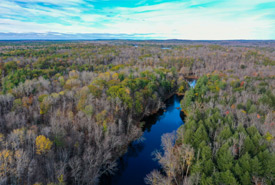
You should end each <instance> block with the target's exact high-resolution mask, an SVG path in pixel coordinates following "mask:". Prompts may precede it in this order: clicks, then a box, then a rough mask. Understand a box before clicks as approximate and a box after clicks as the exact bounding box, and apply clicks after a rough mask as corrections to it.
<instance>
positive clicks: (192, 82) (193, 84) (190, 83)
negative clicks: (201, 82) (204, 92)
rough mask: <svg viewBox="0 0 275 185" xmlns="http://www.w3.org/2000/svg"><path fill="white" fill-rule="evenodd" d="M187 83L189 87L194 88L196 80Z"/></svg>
mask: <svg viewBox="0 0 275 185" xmlns="http://www.w3.org/2000/svg"><path fill="white" fill-rule="evenodd" d="M188 83H189V85H190V87H192V88H194V87H195V85H196V83H197V80H193V81H190V82H188Z"/></svg>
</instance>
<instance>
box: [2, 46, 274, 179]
mask: <svg viewBox="0 0 275 185" xmlns="http://www.w3.org/2000/svg"><path fill="white" fill-rule="evenodd" d="M274 65H275V43H274V42H272V41H269V42H261V41H254V42H253V41H250V42H242V41H232V42H189V41H186V42H184V41H93V42H92V41H81V42H80V41H75V42H69V41H47V42H46V41H32V42H26V41H24V42H23V41H14V42H0V76H1V81H0V184H98V183H99V178H100V176H102V175H103V174H108V173H110V174H112V173H115V169H116V159H117V158H118V157H119V156H121V155H122V154H123V153H125V152H126V150H127V146H128V144H129V143H130V142H132V141H133V140H135V139H137V138H139V137H140V135H141V134H142V126H143V123H142V121H141V120H142V118H143V117H144V116H146V115H150V114H152V113H154V112H156V111H157V110H158V109H160V108H161V107H163V106H164V103H163V102H164V101H165V100H166V99H167V98H169V97H170V96H171V95H174V94H176V93H177V94H185V96H184V99H183V100H182V102H181V106H182V109H183V112H184V113H185V115H186V118H185V124H184V125H183V126H182V127H180V128H179V130H178V132H177V135H172V134H170V135H169V134H168V135H165V136H163V138H162V142H163V148H164V152H159V153H156V158H157V159H158V160H159V163H160V164H161V166H162V170H161V171H157V170H155V171H153V172H152V173H151V174H148V176H147V177H146V182H147V183H149V184H272V183H274V173H275V172H274V167H275V154H274V148H275V146H274V136H275V128H274V127H275V123H274V117H275V114H274V113H275V110H274V108H275V95H274V89H275V88H274V86H275V81H274V78H275V74H274V73H275V72H274V71H275V67H274ZM194 78H198V81H197V84H196V86H195V88H189V85H188V80H189V79H194ZM129 184H130V182H129Z"/></svg>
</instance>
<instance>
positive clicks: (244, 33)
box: [0, 0, 275, 40]
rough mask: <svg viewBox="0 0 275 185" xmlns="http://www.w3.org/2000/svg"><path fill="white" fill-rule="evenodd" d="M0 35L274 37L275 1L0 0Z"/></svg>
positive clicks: (157, 37) (200, 38)
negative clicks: (79, 34) (106, 34)
mask: <svg viewBox="0 0 275 185" xmlns="http://www.w3.org/2000/svg"><path fill="white" fill-rule="evenodd" d="M0 12H1V14H0V33H18V34H26V33H28V35H29V33H36V35H37V33H39V34H42V35H43V34H44V35H45V34H46V35H47V33H49V32H50V34H56V35H63V34H67V35H68V34H70V35H71V34H78V33H81V34H82V35H85V34H87V35H90V34H95V33H96V34H101V35H103V34H105V33H108V34H111V35H114V36H115V37H118V38H120V37H121V38H126V37H125V35H127V36H129V35H130V36H131V37H133V38H137V39H140V38H155V39H194V40H220V39H275V0H181V1H179V0H0Z"/></svg>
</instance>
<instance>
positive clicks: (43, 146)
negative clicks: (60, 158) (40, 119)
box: [35, 135, 53, 155]
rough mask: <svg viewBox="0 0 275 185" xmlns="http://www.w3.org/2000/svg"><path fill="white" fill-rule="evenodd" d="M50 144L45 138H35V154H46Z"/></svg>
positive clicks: (41, 136)
mask: <svg viewBox="0 0 275 185" xmlns="http://www.w3.org/2000/svg"><path fill="white" fill-rule="evenodd" d="M52 144H53V142H51V140H49V139H48V138H46V137H45V136H43V135H40V136H37V137H36V139H35V145H36V153H37V154H39V155H41V154H45V153H47V152H48V151H49V150H50V149H51V147H52Z"/></svg>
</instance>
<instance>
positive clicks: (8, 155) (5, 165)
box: [0, 149, 13, 177]
mask: <svg viewBox="0 0 275 185" xmlns="http://www.w3.org/2000/svg"><path fill="white" fill-rule="evenodd" d="M12 163H13V158H12V151H10V150H6V149H4V150H2V151H1V152H0V177H5V176H6V175H7V173H9V172H11V171H12V168H11V164H12Z"/></svg>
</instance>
